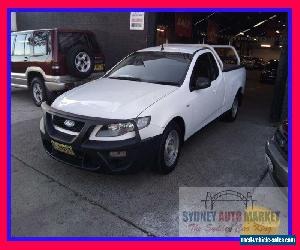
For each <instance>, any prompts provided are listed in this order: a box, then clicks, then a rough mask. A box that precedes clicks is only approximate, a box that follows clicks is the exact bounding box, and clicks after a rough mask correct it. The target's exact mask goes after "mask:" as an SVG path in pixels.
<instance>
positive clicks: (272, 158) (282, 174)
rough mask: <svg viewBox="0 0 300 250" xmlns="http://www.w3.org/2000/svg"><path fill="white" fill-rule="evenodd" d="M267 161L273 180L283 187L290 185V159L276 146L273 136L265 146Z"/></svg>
mask: <svg viewBox="0 0 300 250" xmlns="http://www.w3.org/2000/svg"><path fill="white" fill-rule="evenodd" d="M265 153H266V163H267V165H268V168H269V173H270V176H271V178H272V180H273V182H274V183H275V184H276V185H278V186H281V187H287V186H288V161H287V160H286V159H285V158H284V157H283V155H282V153H281V152H280V150H279V149H278V147H277V146H276V142H275V141H274V139H273V138H271V139H270V140H268V141H267V143H266V146H265Z"/></svg>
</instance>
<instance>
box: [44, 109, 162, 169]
mask: <svg viewBox="0 0 300 250" xmlns="http://www.w3.org/2000/svg"><path fill="white" fill-rule="evenodd" d="M45 107H46V109H47V110H46V111H44V115H43V121H42V122H41V126H44V128H43V129H41V138H42V142H43V146H44V148H45V150H46V152H47V153H48V154H49V155H50V156H51V157H53V158H54V159H56V160H58V161H61V162H64V163H66V164H69V165H73V166H76V167H79V168H83V169H87V170H92V171H103V172H109V173H114V172H123V171H127V170H136V169H139V168H143V167H144V166H146V165H149V164H150V163H154V161H153V160H155V159H156V156H157V153H158V148H159V144H160V140H161V135H157V136H154V137H151V138H147V139H144V140H141V138H140V136H139V134H138V130H137V129H136V131H135V132H136V136H135V137H133V138H130V139H126V140H120V141H92V140H89V136H90V133H91V131H92V130H93V128H94V126H95V125H96V124H98V125H99V124H103V123H107V124H108V123H111V122H112V121H111V120H108V119H102V118H99V119H98V118H94V119H91V118H87V117H83V116H77V115H76V116H74V115H71V114H69V113H63V112H59V113H56V111H55V110H54V109H52V108H50V107H49V106H47V105H46V104H43V109H45ZM53 114H58V115H60V116H62V117H64V118H66V119H73V120H75V121H78V120H80V121H83V122H84V123H85V125H84V127H83V128H82V129H81V132H80V133H79V134H78V135H76V136H72V135H69V134H65V133H63V132H61V131H58V130H56V129H55V127H54V126H53V125H52V124H51V119H52V118H51V116H52V115H53ZM53 143H59V144H62V145H66V146H67V147H71V148H72V151H73V152H74V155H70V154H66V153H63V152H61V151H58V150H56V149H55V148H54V146H53Z"/></svg>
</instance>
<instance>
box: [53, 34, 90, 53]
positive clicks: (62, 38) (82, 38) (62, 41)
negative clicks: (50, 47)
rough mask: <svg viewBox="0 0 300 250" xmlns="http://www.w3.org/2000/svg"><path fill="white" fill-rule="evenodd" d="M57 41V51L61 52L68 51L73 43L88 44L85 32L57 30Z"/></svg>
mask: <svg viewBox="0 0 300 250" xmlns="http://www.w3.org/2000/svg"><path fill="white" fill-rule="evenodd" d="M58 43H59V51H60V52H62V53H66V52H68V51H69V49H70V48H72V47H73V46H75V45H84V46H88V45H89V42H88V40H87V37H86V35H85V33H82V32H59V34H58Z"/></svg>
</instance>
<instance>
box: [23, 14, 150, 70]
mask: <svg viewBox="0 0 300 250" xmlns="http://www.w3.org/2000/svg"><path fill="white" fill-rule="evenodd" d="M149 20H150V21H149ZM129 21H130V13H129V12H118V13H116V12H114V13H111V12H101V13H100V12H99V13H94V12H82V13H73V12H66V13H63V12H52V13H47V12H18V13H17V27H18V30H28V29H42V28H55V27H60V28H73V29H87V30H91V31H94V32H95V34H96V36H97V40H98V42H99V44H100V46H101V47H102V50H103V53H104V55H105V57H106V64H107V68H109V67H111V66H113V65H114V64H115V63H116V62H118V61H119V60H120V59H122V58H123V57H124V56H126V55H127V54H129V53H131V52H133V51H135V50H138V49H142V48H145V47H147V46H149V45H151V42H153V41H151V40H152V39H151V38H152V37H154V35H153V34H151V32H152V31H153V30H154V29H150V31H148V26H149V22H150V25H153V27H154V22H153V19H150V17H149V14H148V13H145V28H144V30H130V29H129ZM153 32H154V31H153ZM149 37H150V38H149Z"/></svg>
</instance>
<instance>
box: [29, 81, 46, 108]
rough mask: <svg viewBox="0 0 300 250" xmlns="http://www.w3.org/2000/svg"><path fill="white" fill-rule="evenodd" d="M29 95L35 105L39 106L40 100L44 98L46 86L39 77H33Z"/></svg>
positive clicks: (42, 100)
mask: <svg viewBox="0 0 300 250" xmlns="http://www.w3.org/2000/svg"><path fill="white" fill-rule="evenodd" d="M30 86H31V96H32V100H33V102H34V104H35V105H36V106H38V107H39V106H41V104H42V102H44V101H45V100H46V96H47V95H46V87H45V85H44V82H43V81H42V79H41V78H40V77H34V78H33V79H32V80H31V82H30Z"/></svg>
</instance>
